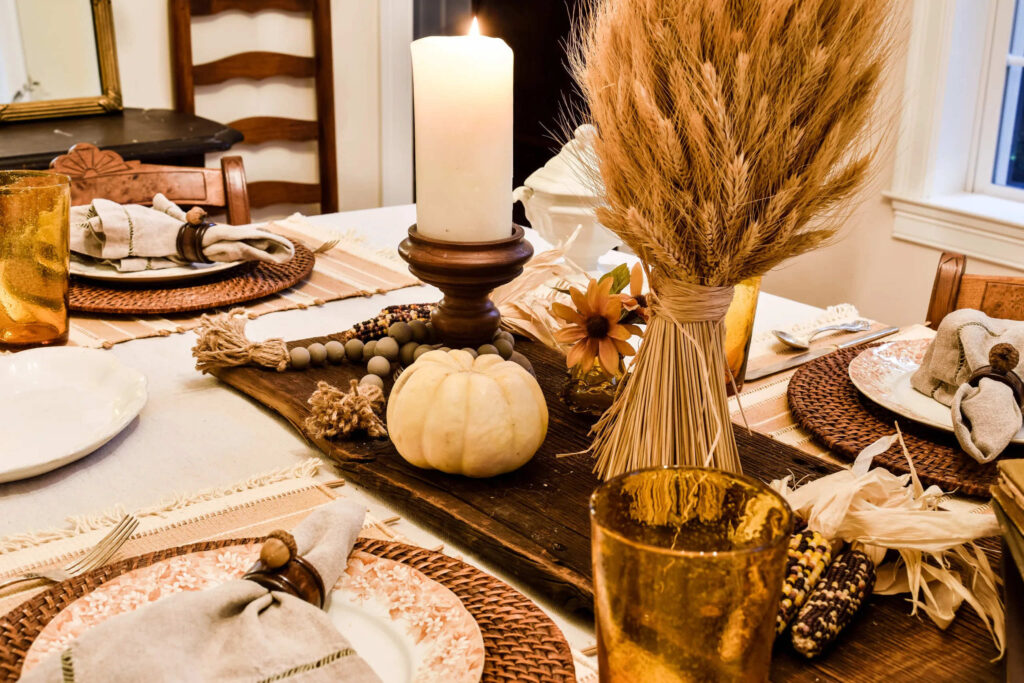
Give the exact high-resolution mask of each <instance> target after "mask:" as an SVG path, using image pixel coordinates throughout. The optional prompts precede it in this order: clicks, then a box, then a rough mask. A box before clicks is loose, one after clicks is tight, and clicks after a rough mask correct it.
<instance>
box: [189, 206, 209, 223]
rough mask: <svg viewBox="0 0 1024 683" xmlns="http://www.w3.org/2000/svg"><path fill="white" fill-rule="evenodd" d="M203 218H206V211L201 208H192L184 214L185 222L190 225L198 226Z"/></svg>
mask: <svg viewBox="0 0 1024 683" xmlns="http://www.w3.org/2000/svg"><path fill="white" fill-rule="evenodd" d="M204 218H206V209H204V208H203V207H201V206H193V207H192V208H191V209H189V210H188V213H186V214H185V220H186V221H188V223H189V224H190V225H199V224H200V223H202V222H203V219H204Z"/></svg>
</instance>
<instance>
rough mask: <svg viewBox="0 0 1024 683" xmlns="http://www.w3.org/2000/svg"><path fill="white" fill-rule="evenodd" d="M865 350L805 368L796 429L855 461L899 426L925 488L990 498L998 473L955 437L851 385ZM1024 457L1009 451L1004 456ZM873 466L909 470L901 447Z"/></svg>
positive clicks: (796, 386)
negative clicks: (853, 370) (853, 366)
mask: <svg viewBox="0 0 1024 683" xmlns="http://www.w3.org/2000/svg"><path fill="white" fill-rule="evenodd" d="M864 349H865V347H864V346H858V347H854V348H849V349H843V350H841V351H836V352H835V353H831V354H829V355H827V356H824V357H823V358H819V359H817V360H814V361H811V362H810V363H807V364H806V365H804V366H803V367H801V368H800V369H799V370H797V371H796V373H795V374H794V375H793V378H792V379H791V380H790V382H789V392H788V398H789V408H790V410H791V411H792V413H793V419H795V420H796V422H797V424H799V425H800V426H801V427H803V428H804V429H806V430H807V431H808V432H810V433H811V434H812V435H813V436H814V437H815V439H817V440H818V441H819V442H821V443H822V444H824V445H825V446H826V447H827V448H828V449H829V450H830V451H832V452H833V453H834V454H835V455H837V456H838V457H840V458H843V459H844V460H851V461H852V460H853V459H854V458H856V457H857V455H858V454H859V453H860V452H861V451H862V450H864V448H866V447H867V446H868V445H870V444H871V443H873V442H874V441H876V440H878V439H880V438H882V437H883V436H889V435H891V434H894V433H895V432H896V427H895V425H896V423H897V421H898V422H899V426H900V430H901V431H902V432H903V439H904V441H905V442H906V444H907V450H909V451H910V456H911V458H912V459H913V461H914V468H915V469H916V470H917V475H918V476H919V477H920V478H921V481H922V482H923V483H924V484H925V485H926V486H928V485H930V484H935V485H937V486H939V487H940V488H942V490H944V491H946V492H947V493H949V492H953V491H957V492H959V493H962V494H964V495H968V496H978V497H982V498H988V496H989V493H988V489H989V485H991V484H992V483H993V482H994V481H995V479H996V475H997V468H996V467H995V466H994V465H993V464H991V463H989V464H987V465H983V464H981V463H979V462H977V461H976V460H974V459H973V458H971V457H970V456H969V455H967V454H966V453H965V452H964V451H963V449H961V448H960V444H959V443H957V440H956V437H955V436H954V435H953V434H952V433H951V432H945V431H942V430H941V429H935V428H932V427H928V426H926V425H923V424H920V423H917V422H914V421H913V420H910V419H907V418H905V417H902V416H900V415H896V414H895V413H893V412H890V411H888V410H886V409H885V408H882V407H881V406H879V405H877V404H875V403H873V402H872V401H870V400H869V399H867V398H865V397H864V396H862V395H861V394H860V392H859V391H857V388H856V387H854V386H853V382H851V381H850V377H849V367H850V362H851V361H852V360H853V359H854V358H856V357H857V355H859V354H860V353H861V352H863V351H864ZM1022 454H1024V450H1022V449H1021V447H1019V446H1011V447H1010V448H1009V449H1008V450H1007V451H1006V452H1005V453H1004V454H1003V456H1002V457H1004V458H1005V457H1018V456H1020V455H1022ZM874 463H875V464H876V465H881V466H883V467H885V468H887V469H889V470H890V471H892V472H895V473H897V474H904V473H907V472H909V471H910V466H909V465H908V464H907V459H906V457H905V456H904V455H903V450H902V449H901V448H900V446H899V444H894V445H893V447H892V448H890V449H889V450H888V451H886V452H885V453H883V454H882V455H880V456H878V457H876V458H875V460H874Z"/></svg>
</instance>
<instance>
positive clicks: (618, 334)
mask: <svg viewBox="0 0 1024 683" xmlns="http://www.w3.org/2000/svg"><path fill="white" fill-rule="evenodd" d="M608 336H609V337H611V338H612V339H621V340H623V341H625V340H626V339H629V338H630V337H632V336H633V335H632V334H630V333H629V330H627V329H626V325H612V326H611V327H609V328H608Z"/></svg>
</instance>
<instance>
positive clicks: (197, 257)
mask: <svg viewBox="0 0 1024 683" xmlns="http://www.w3.org/2000/svg"><path fill="white" fill-rule="evenodd" d="M205 218H206V211H204V210H203V209H202V208H201V207H198V206H197V207H194V208H192V209H190V210H189V212H188V213H187V214H186V215H185V219H186V222H185V224H184V225H182V226H181V227H180V228H179V229H178V239H177V242H176V245H175V246H176V248H177V250H178V256H180V257H181V258H183V259H185V260H186V261H189V262H191V263H213V261H211V260H210V259H208V258H206V254H204V253H203V236H204V235H206V231H207V230H209V229H210V227H211V226H212V225H213V224H212V223H206V222H204V219H205Z"/></svg>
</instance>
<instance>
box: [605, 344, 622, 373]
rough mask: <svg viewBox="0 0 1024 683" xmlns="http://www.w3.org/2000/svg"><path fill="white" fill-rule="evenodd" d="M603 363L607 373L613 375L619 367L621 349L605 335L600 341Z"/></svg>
mask: <svg viewBox="0 0 1024 683" xmlns="http://www.w3.org/2000/svg"><path fill="white" fill-rule="evenodd" d="M600 355H601V365H602V366H603V367H604V369H605V371H606V372H607V374H609V375H612V374H615V372H616V371H617V370H618V369H619V351H618V349H616V348H615V344H614V343H612V340H611V339H608V338H607V337H605V338H604V339H602V340H601V342H600Z"/></svg>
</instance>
